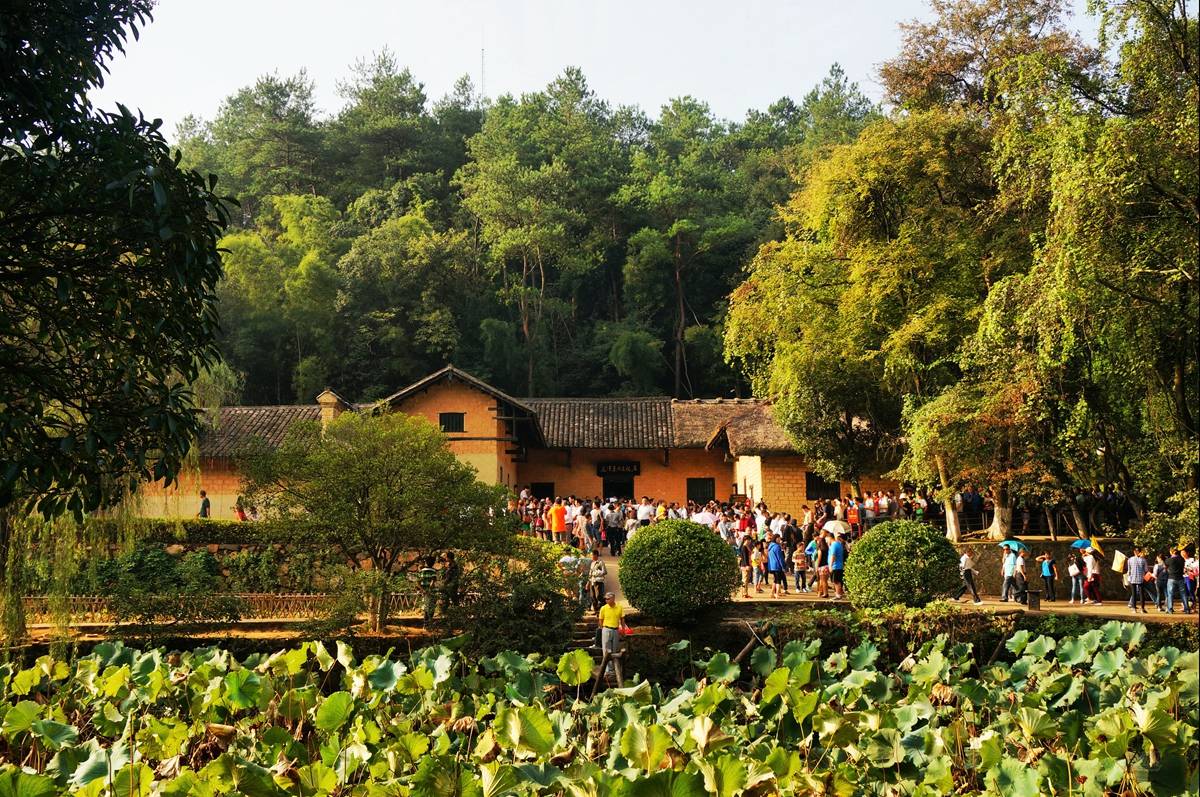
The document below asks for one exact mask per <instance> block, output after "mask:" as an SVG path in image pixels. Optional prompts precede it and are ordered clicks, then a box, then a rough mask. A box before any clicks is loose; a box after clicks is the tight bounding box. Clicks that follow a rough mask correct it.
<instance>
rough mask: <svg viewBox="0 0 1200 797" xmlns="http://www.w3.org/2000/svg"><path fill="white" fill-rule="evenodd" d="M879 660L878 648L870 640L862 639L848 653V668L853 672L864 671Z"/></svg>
mask: <svg viewBox="0 0 1200 797" xmlns="http://www.w3.org/2000/svg"><path fill="white" fill-rule="evenodd" d="M878 658H879V648H877V647H876V646H875V645H874V644H873V643H872V642H871V641H870V640H868V639H864V640H863V641H862V642H860V643H858V645H857V646H856V647H855V648H854V650H852V651H850V667H851V669H855V670H865V669H867V668H868V667H870V666H871V665H873V664H874V663H875V660H876V659H878Z"/></svg>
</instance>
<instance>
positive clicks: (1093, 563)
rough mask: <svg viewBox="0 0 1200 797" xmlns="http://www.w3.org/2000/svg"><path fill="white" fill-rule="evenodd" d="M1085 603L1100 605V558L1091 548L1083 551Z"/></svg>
mask: <svg viewBox="0 0 1200 797" xmlns="http://www.w3.org/2000/svg"><path fill="white" fill-rule="evenodd" d="M1083 573H1084V580H1083V594H1084V601H1083V603H1084V605H1092V606H1100V605H1101V600H1100V560H1099V559H1098V558H1097V557H1096V552H1095V551H1094V550H1093V549H1091V548H1086V549H1084V551H1083Z"/></svg>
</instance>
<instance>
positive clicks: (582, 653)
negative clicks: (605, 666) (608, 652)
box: [556, 648, 596, 686]
mask: <svg viewBox="0 0 1200 797" xmlns="http://www.w3.org/2000/svg"><path fill="white" fill-rule="evenodd" d="M595 669H596V661H595V660H594V659H593V658H592V657H591V656H590V655H588V652H587V651H586V650H581V649H579V648H576V649H575V650H569V651H567V652H566V653H564V654H562V657H561V658H559V660H558V667H557V668H556V672H557V673H558V678H559V680H560V681H562V682H563V683H564V684H566V685H567V686H578V685H579V684H582V683H584V682H586V681H588V680H589V679H591V677H592V673H593V672H594V671H595Z"/></svg>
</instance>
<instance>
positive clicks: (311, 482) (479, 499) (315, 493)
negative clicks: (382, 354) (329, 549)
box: [243, 412, 514, 631]
mask: <svg viewBox="0 0 1200 797" xmlns="http://www.w3.org/2000/svg"><path fill="white" fill-rule="evenodd" d="M243 463H244V464H243V472H244V473H245V474H246V477H247V480H248V484H247V492H248V493H249V494H250V495H252V496H253V500H254V501H256V502H257V503H258V505H259V506H261V507H265V510H266V512H267V513H268V515H270V516H275V517H287V518H291V519H297V520H298V521H299V523H300V528H302V529H306V530H307V531H308V533H311V534H313V535H319V537H320V538H322V539H324V540H326V541H327V542H328V543H329V544H330V545H331V546H333V547H334V548H336V549H337V550H340V551H341V552H342V553H343V554H344V555H345V556H346V558H347V560H348V561H349V562H350V563H351V564H352V566H353V567H355V568H357V569H360V570H364V571H370V572H373V573H375V574H376V578H375V589H374V601H373V602H374V606H373V607H372V608H373V611H372V622H371V627H372V629H373V630H377V631H378V630H380V629H382V628H383V626H384V625H385V624H386V622H387V605H388V598H389V596H390V593H391V591H392V586H391V580H392V578H394V577H395V576H398V575H401V574H404V573H407V572H408V571H411V570H414V569H416V568H420V567H421V566H423V564H424V562H425V561H427V560H428V559H429V558H431V557H437V556H439V555H441V554H442V553H444V552H445V551H449V550H464V551H502V550H506V549H507V548H508V547H509V546H510V545H511V542H512V540H513V537H514V526H513V525H512V522H511V521H512V519H511V518H510V517H509V516H508V515H506V514H505V512H504V507H505V495H504V490H503V488H501V487H496V486H491V485H485V484H483V483H481V482H479V481H477V480H476V478H475V469H474V468H472V467H470V466H469V465H465V464H463V463H462V462H460V461H459V460H458V459H457V458H456V457H455V456H454V454H453V453H451V452H450V451H449V450H448V449H447V448H446V445H445V438H444V437H443V436H442V434H441V432H440V431H438V429H437V428H436V427H434V426H433V425H432V424H430V423H429V422H428V421H426V420H425V419H423V418H419V417H414V416H409V415H404V414H401V413H393V414H387V415H380V416H371V415H365V414H359V413H356V412H348V413H345V414H343V415H341V416H340V417H338V418H336V419H335V420H333V421H332V422H331V423H330V424H329V425H328V426H326V427H325V428H324V429H322V427H321V425H320V424H319V423H317V422H315V421H311V422H300V423H296V424H293V425H292V427H291V428H290V429H289V430H288V433H287V435H286V437H285V439H284V441H283V443H282V445H280V447H279V448H278V449H276V450H273V451H271V450H267V449H265V448H259V449H257V450H255V451H252V452H249V453H248V454H247V455H246V456H245V457H244V458H243Z"/></svg>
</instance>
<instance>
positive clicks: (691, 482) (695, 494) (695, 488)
mask: <svg viewBox="0 0 1200 797" xmlns="http://www.w3.org/2000/svg"><path fill="white" fill-rule="evenodd" d="M716 497H717V480H716V479H688V480H687V500H689V501H695V502H696V503H698V504H707V503H708V502H709V501H711V500H713V499H714V498H716Z"/></svg>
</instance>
